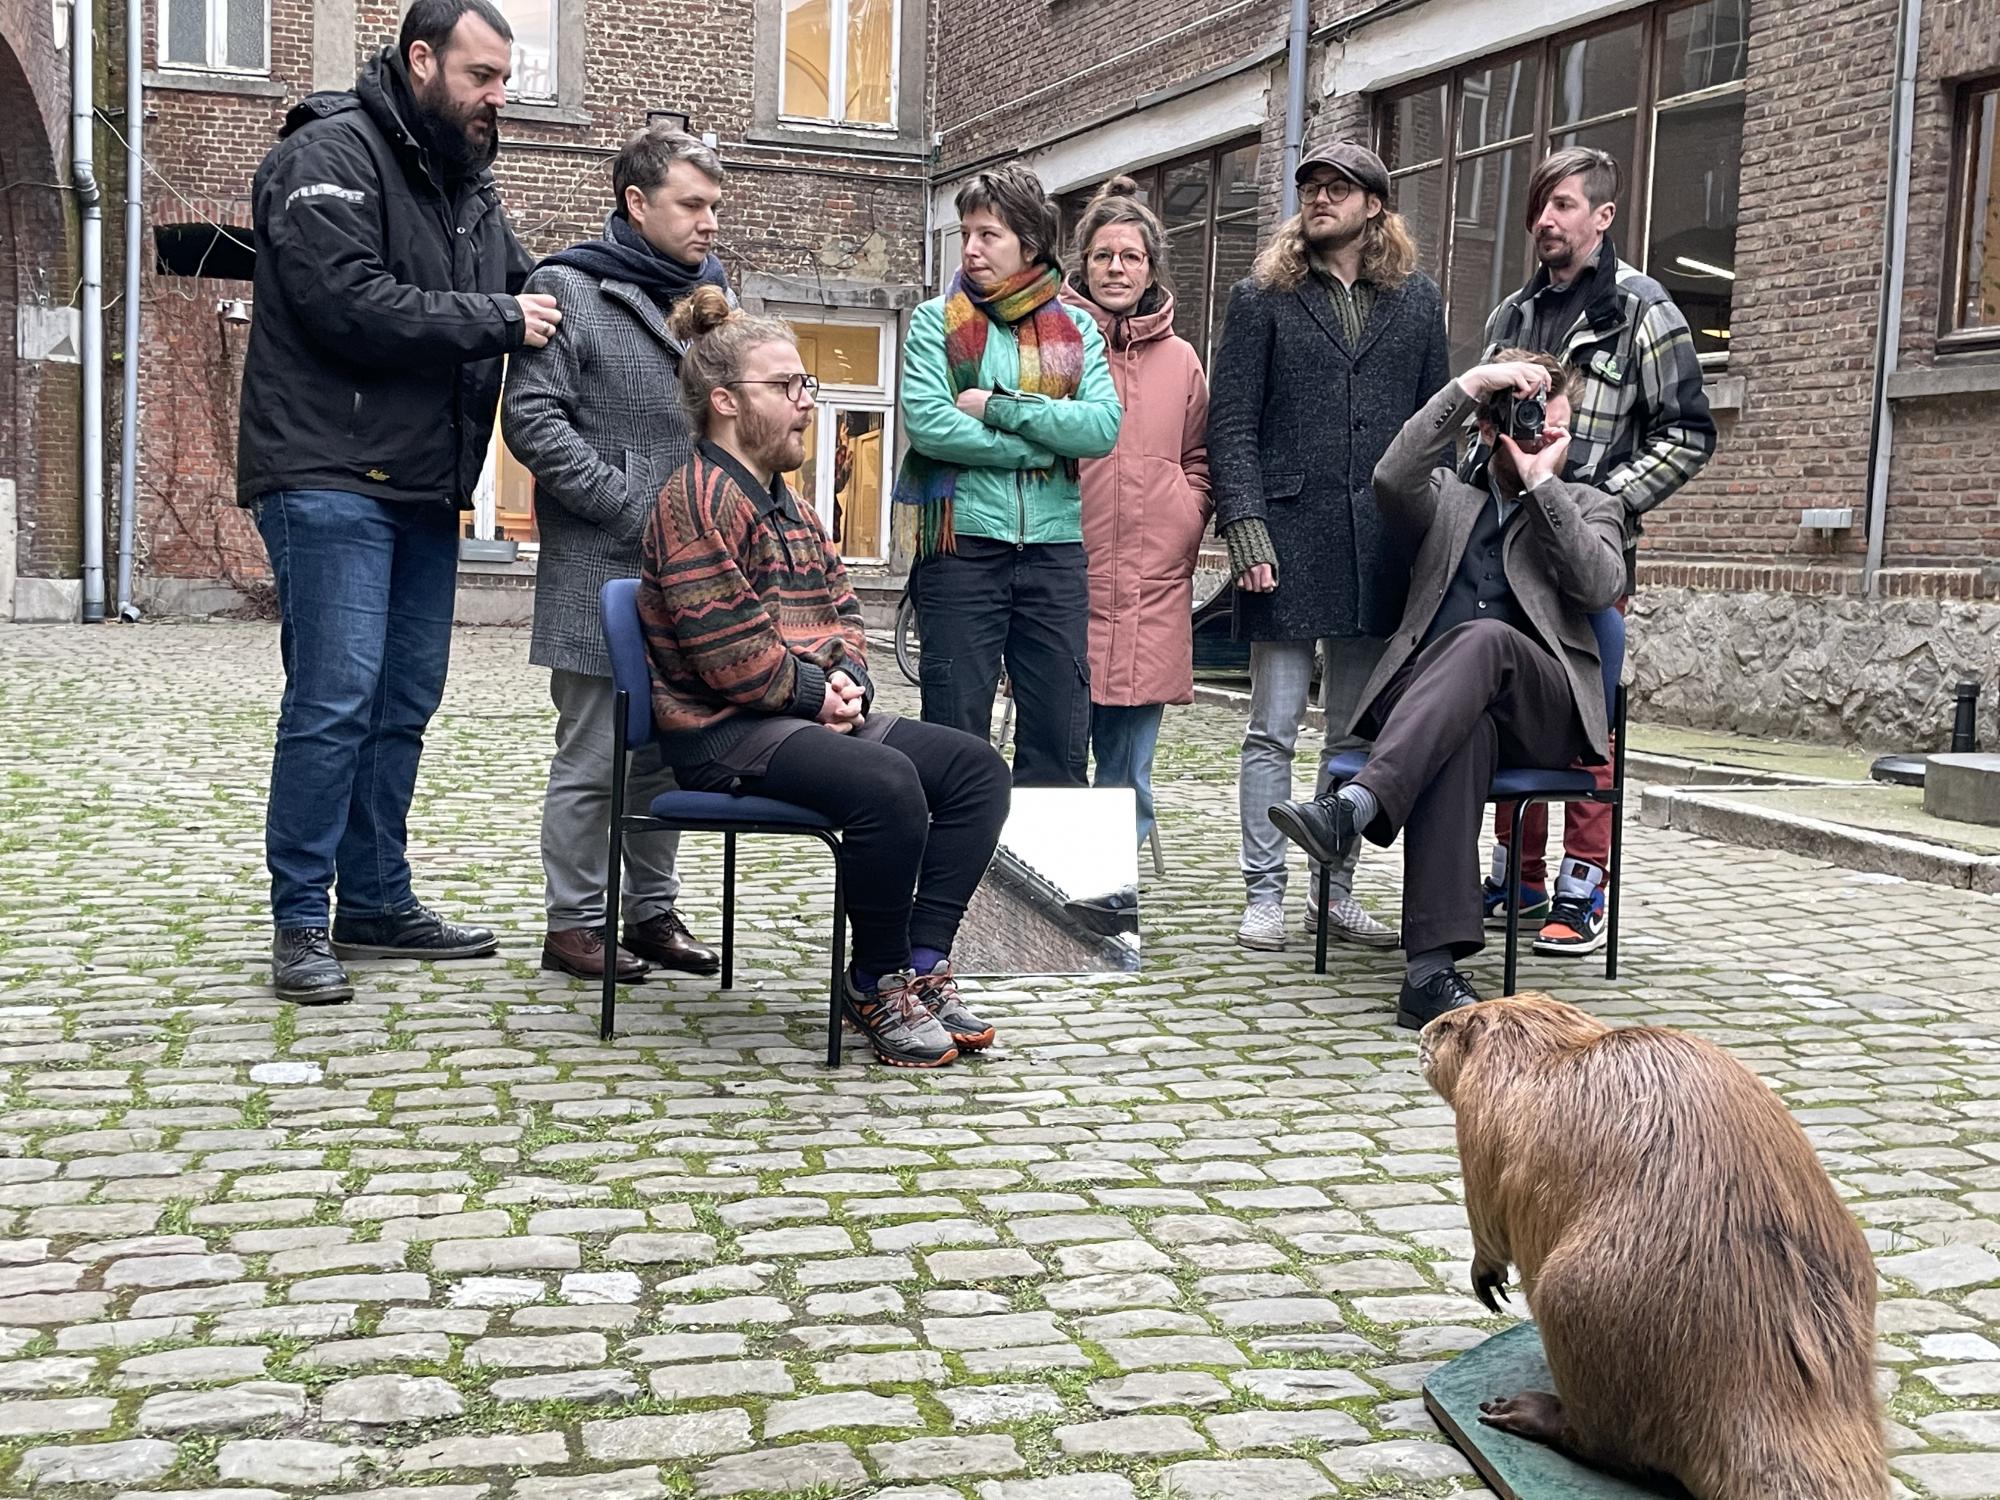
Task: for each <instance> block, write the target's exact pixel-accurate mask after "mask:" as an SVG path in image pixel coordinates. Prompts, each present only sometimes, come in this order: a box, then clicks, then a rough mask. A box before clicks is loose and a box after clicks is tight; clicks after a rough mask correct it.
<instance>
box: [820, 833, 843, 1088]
mask: <svg viewBox="0 0 2000 1500" xmlns="http://www.w3.org/2000/svg"><path fill="white" fill-rule="evenodd" d="M821 837H822V838H825V839H826V847H827V850H828V852H829V853H831V854H832V855H833V943H832V948H833V963H832V966H831V970H832V972H831V977H830V984H829V987H828V993H827V1005H826V1065H827V1066H828V1067H829V1068H837V1067H839V1066H840V1020H841V1015H842V1012H843V1010H844V1009H845V1006H844V1004H843V1001H844V1000H845V997H846V990H847V881H846V879H845V878H844V877H843V876H842V875H841V872H840V841H839V840H838V839H835V838H831V837H828V836H827V835H824V834H822V835H821Z"/></svg>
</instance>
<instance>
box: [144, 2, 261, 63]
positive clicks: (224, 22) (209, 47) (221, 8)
mask: <svg viewBox="0 0 2000 1500" xmlns="http://www.w3.org/2000/svg"><path fill="white" fill-rule="evenodd" d="M176 5H199V6H201V8H202V21H203V25H202V36H203V39H204V42H205V46H204V49H203V60H202V61H200V62H188V61H186V60H184V59H182V58H169V57H168V55H167V53H168V50H169V48H170V47H171V45H172V42H171V38H172V35H173V32H172V19H173V7H175V6H176ZM263 6H264V61H263V62H262V63H261V64H259V65H258V66H257V67H254V68H242V67H236V66H234V65H232V64H230V63H229V62H226V61H223V62H218V61H216V59H217V58H225V59H226V58H227V57H228V56H229V0H160V7H159V13H158V15H157V16H156V17H155V21H154V24H155V25H156V26H157V28H158V36H157V41H158V48H159V50H158V54H157V56H158V64H159V67H160V69H161V71H163V72H174V73H231V74H235V75H236V76H237V77H240V78H268V77H270V76H271V0H263Z"/></svg>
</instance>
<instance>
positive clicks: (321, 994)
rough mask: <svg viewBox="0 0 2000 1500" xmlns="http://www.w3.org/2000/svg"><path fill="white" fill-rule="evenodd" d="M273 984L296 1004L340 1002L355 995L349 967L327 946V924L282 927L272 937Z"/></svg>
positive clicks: (279, 992) (279, 995)
mask: <svg viewBox="0 0 2000 1500" xmlns="http://www.w3.org/2000/svg"><path fill="white" fill-rule="evenodd" d="M271 983H272V984H273V985H275V986H276V987H277V991H278V998H279V999H280V1000H290V1001H291V1002H292V1003H293V1004H295V1005H337V1004H338V1003H339V1002H341V1001H342V1000H352V999H353V998H354V986H353V985H351V984H349V983H348V982H347V970H345V969H343V968H341V966H340V960H339V959H337V958H335V957H334V956H333V950H332V949H331V948H329V947H328V946H327V941H326V929H325V928H324V927H280V928H279V929H278V934H277V936H276V937H275V938H273V939H272V940H271Z"/></svg>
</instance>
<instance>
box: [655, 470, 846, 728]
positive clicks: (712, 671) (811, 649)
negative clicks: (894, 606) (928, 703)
mask: <svg viewBox="0 0 2000 1500" xmlns="http://www.w3.org/2000/svg"><path fill="white" fill-rule="evenodd" d="M643 555H644V562H643V566H642V568H641V571H640V575H639V620H640V624H641V625H642V626H643V628H644V630H645V635H646V654H647V656H648V657H649V658H650V661H651V665H652V669H653V722H654V723H655V724H656V725H657V726H658V727H659V730H660V743H661V748H662V750H663V752H664V753H665V755H666V758H667V760H668V762H669V763H670V764H672V765H676V766H685V765H697V764H701V763H703V762H705V761H709V760H713V759H715V758H716V757H717V756H719V755H721V754H724V753H725V752H726V751H728V749H729V748H730V747H731V746H733V745H734V744H736V743H737V741H739V740H740V739H741V738H742V737H743V736H744V735H745V734H746V733H748V732H749V730H750V729H751V727H752V726H753V725H754V724H755V723H756V722H757V720H758V719H760V718H769V717H771V716H773V715H778V714H784V715H790V716H793V717H796V718H801V719H807V720H813V719H817V718H818V717H819V711H820V707H821V704H822V703H823V701H824V699H825V696H826V677H827V673H829V672H831V671H833V670H834V669H835V668H836V667H837V668H839V669H840V670H841V671H843V672H845V673H847V674H848V675H849V676H850V677H852V678H853V679H854V681H855V682H856V683H858V684H859V685H860V686H861V688H862V689H863V690H864V691H865V692H866V693H867V694H868V700H869V701H872V699H873V697H874V684H873V683H872V682H871V681H870V680H869V677H868V668H867V640H866V637H865V636H864V635H863V633H862V628H861V605H860V602H859V601H858V600H857V599H856V598H855V597H854V590H853V588H852V587H851V586H850V585H849V583H848V581H847V570H846V568H845V567H843V566H842V565H841V561H840V554H839V553H838V552H837V551H836V550H835V549H834V546H833V543H832V542H831V541H830V540H829V539H828V537H827V534H826V532H825V530H824V529H822V527H821V526H820V523H819V517H818V516H817V515H815V514H814V513H813V512H812V511H811V510H810V509H807V508H805V507H803V506H801V505H800V504H799V503H798V501H797V499H796V498H795V497H794V496H793V495H792V492H791V490H790V488H789V487H787V485H786V484H785V481H784V480H783V478H782V477H781V478H778V479H775V480H773V481H772V483H771V485H770V487H769V488H768V489H766V488H764V487H762V486H760V485H759V484H758V483H757V480H756V477H755V476H754V475H753V474H751V473H750V471H749V470H748V469H746V468H745V467H744V466H743V465H742V464H741V463H739V462H737V461H736V459H734V458H733V457H731V456H730V455H729V454H728V453H726V452H724V451H723V450H722V449H721V448H719V447H717V446H715V445H714V444H713V443H710V442H707V441H703V442H700V443H697V444H696V446H695V451H694V454H693V456H692V457H691V458H689V459H688V461H687V462H686V463H685V464H683V465H682V466H681V467H680V468H679V469H678V470H676V471H675V473H674V474H673V476H672V477H671V478H670V479H668V480H667V482H666V485H665V487H664V488H662V489H661V491H660V501H659V504H658V505H657V506H656V507H654V510H653V517H652V520H651V521H650V522H649V523H648V524H647V527H646V535H645V542H644V549H643Z"/></svg>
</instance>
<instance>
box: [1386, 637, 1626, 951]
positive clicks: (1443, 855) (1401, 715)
mask: <svg viewBox="0 0 2000 1500" xmlns="http://www.w3.org/2000/svg"><path fill="white" fill-rule="evenodd" d="M1369 724H1372V725H1373V726H1374V735H1375V749H1374V753H1373V754H1372V755H1370V756H1369V758H1368V765H1367V768H1366V769H1365V770H1363V771H1362V772H1361V774H1360V775H1358V776H1356V777H1355V778H1354V780H1355V783H1356V784H1357V785H1359V786H1363V787H1366V788H1367V789H1368V790H1369V791H1370V792H1371V793H1373V794H1374V796H1375V800H1376V801H1377V802H1378V803H1380V804H1381V809H1382V811H1381V813H1380V815H1378V816H1377V817H1376V819H1375V821H1374V822H1373V823H1371V824H1370V825H1369V826H1368V828H1367V829H1366V830H1365V832H1366V834H1367V836H1368V837H1369V838H1370V839H1371V840H1373V841H1374V842H1375V843H1378V844H1387V843H1389V842H1391V841H1392V840H1394V838H1395V837H1396V835H1397V833H1398V832H1401V833H1402V835H1403V951H1404V952H1406V953H1422V952H1424V951H1426V950H1427V949H1431V948H1449V949H1450V950H1451V954H1452V957H1453V958H1464V957H1466V956H1467V955H1469V954H1473V953H1477V952H1478V951H1479V950H1480V949H1481V948H1482V947H1484V946H1485V943H1486V930H1485V925H1484V920H1483V913H1482V910H1481V905H1480V897H1479V882H1480V877H1481V875H1482V873H1483V872H1482V869H1481V866H1480V861H1479V836H1480V831H1481V829H1482V828H1483V826H1484V823H1485V818H1484V816H1483V814H1484V809H1485V805H1486V793H1487V791H1488V789H1489V788H1490V787H1491V785H1492V782H1493V773H1494V771H1495V770H1496V769H1498V768H1499V767H1501V766H1518V767H1528V766H1547V767H1551V768H1554V767H1567V766H1569V765H1571V764H1572V763H1574V762H1575V761H1577V760H1579V759H1580V758H1582V757H1584V756H1587V755H1592V751H1591V748H1590V742H1589V741H1588V740H1587V739H1586V738H1585V737H1584V733H1583V726H1582V724H1581V723H1580V722H1579V721H1578V719H1577V714H1576V703H1575V701H1574V699H1573V697H1572V695H1571V693H1570V690H1569V678H1568V676H1567V675H1566V674H1565V673H1564V671H1563V668H1562V665H1561V664H1560V663H1559V662H1558V661H1557V660H1556V659H1555V658H1554V657H1553V656H1551V655H1550V654H1549V653H1548V652H1547V651H1546V650H1544V649H1543V647H1542V646H1541V644H1540V643H1539V642H1537V641H1536V640H1535V639H1534V638H1533V637H1531V636H1528V635H1526V634H1523V633H1522V632H1521V631H1519V630H1516V629H1515V628H1514V627H1513V626H1511V625H1502V624H1500V623H1498V622H1497V621H1493V620H1474V621H1472V622H1470V623H1469V624H1465V625H1460V626H1458V627H1457V628H1456V629H1453V630H1450V631H1447V632H1446V633H1445V634H1444V635H1442V636H1440V637H1438V639H1437V640H1435V641H1433V642H1432V643H1431V644H1430V645H1429V646H1428V647H1426V648H1425V649H1424V650H1423V651H1421V652H1419V653H1418V654H1417V655H1416V656H1413V657H1412V658H1410V660H1409V661H1407V662H1405V663H1404V664H1403V665H1402V667H1401V668H1400V669H1399V670H1398V671H1397V673H1396V675H1395V676H1394V677H1392V678H1390V679H1389V684H1388V686H1387V687H1385V688H1383V689H1382V692H1381V694H1380V695H1379V696H1378V697H1377V698H1376V699H1375V701H1374V702H1373V703H1372V704H1370V705H1369V708H1368V713H1367V716H1366V718H1365V719H1364V721H1363V727H1364V728H1366V727H1367V726H1368V725H1369Z"/></svg>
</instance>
